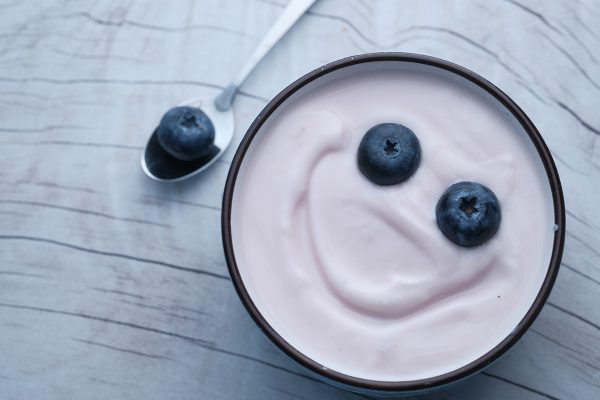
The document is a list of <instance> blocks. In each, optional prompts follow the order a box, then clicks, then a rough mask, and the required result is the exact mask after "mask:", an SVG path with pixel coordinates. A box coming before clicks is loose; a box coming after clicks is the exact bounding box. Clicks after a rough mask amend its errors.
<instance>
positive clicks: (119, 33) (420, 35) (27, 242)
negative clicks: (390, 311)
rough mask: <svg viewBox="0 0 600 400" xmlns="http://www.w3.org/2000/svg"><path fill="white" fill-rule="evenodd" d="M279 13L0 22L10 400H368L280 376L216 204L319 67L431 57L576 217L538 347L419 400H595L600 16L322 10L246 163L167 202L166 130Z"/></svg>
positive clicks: (534, 11)
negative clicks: (537, 140)
mask: <svg viewBox="0 0 600 400" xmlns="http://www.w3.org/2000/svg"><path fill="white" fill-rule="evenodd" d="M284 5H285V1H284V0H273V1H271V0H262V1H261V0H248V1H236V0H227V1H216V0H215V1H208V0H205V1H193V0H181V1H178V2H171V3H169V5H168V6H167V5H166V3H165V2H162V1H158V0H147V1H131V0H129V1H114V0H100V1H87V0H85V1H84V0H72V1H68V0H64V1H60V0H48V1H44V2H38V1H34V0H22V1H11V0H1V1H0V332H1V333H0V398H1V399H7V400H10V399H23V398H43V399H64V398H85V399H105V398H118V399H138V398H144V399H165V398H169V399H170V398H178V399H254V398H257V399H259V398H260V399H264V398H273V399H275V398H276V399H314V398H319V399H329V398H331V399H333V398H336V399H339V398H342V399H355V398H363V397H365V396H362V395H357V394H352V393H348V392H344V391H341V390H339V389H336V388H333V387H331V386H328V385H326V384H323V383H321V382H319V381H317V380H315V379H314V378H313V377H312V376H310V375H309V374H308V373H307V372H306V371H305V370H303V369H302V368H300V367H299V366H297V365H296V364H294V363H293V362H292V361H290V360H289V359H288V358H286V357H285V356H284V355H282V354H281V353H280V352H279V351H278V350H277V349H275V348H274V346H273V345H271V344H270V342H269V341H268V340H267V339H266V338H265V337H264V336H263V335H262V334H261V333H260V332H259V331H258V329H257V328H256V327H255V326H254V324H253V323H252V321H251V320H250V318H249V317H248V316H247V314H246V313H245V311H244V309H243V307H242V306H241V304H240V301H239V300H238V298H237V295H236V294H235V291H234V289H233V286H232V284H231V282H230V280H229V277H228V274H227V270H226V266H225V262H224V259H223V254H222V248H221V239H220V233H219V232H220V200H221V193H222V188H223V184H224V180H225V177H226V174H227V170H228V167H229V162H230V161H231V159H232V157H233V153H234V151H235V148H236V144H237V143H238V142H239V140H240V139H241V137H242V136H243V134H244V133H245V130H246V129H247V127H248V126H249V124H250V122H251V121H252V119H253V118H254V117H255V116H256V115H257V113H258V112H259V111H260V110H261V109H262V107H264V105H265V104H266V102H267V101H268V99H270V98H271V97H272V96H274V95H275V94H276V93H277V92H278V91H279V90H281V89H282V88H283V87H284V86H285V85H287V84H289V83H290V82H291V81H293V80H294V79H296V78H297V77H299V76H301V75H302V74H304V73H306V72H308V71H309V70H311V69H313V68H315V67H318V66H320V65H322V64H324V63H326V62H329V61H333V60H335V59H337V58H341V57H344V56H348V55H351V54H356V53H362V52H371V51H407V52H416V53H425V54H429V55H433V56H437V57H441V58H445V59H448V60H450V61H454V62H456V63H459V64H462V65H464V66H466V67H467V68H470V69H472V70H474V71H476V72H478V73H480V74H482V75H483V76H485V77H486V78H488V79H490V80H491V81H492V82H493V83H494V84H496V85H498V86H499V87H500V88H502V89H503V90H504V91H505V92H507V93H508V94H509V95H510V96H511V97H512V98H513V99H514V100H515V101H516V102H517V103H518V104H519V105H520V106H521V107H522V108H523V109H524V110H525V111H526V112H527V113H528V115H529V116H530V117H531V119H532V120H533V121H534V123H535V124H536V125H537V127H538V128H539V130H540V131H541V132H542V134H543V136H544V138H545V140H546V142H547V144H548V146H549V147H550V149H551V150H552V152H553V154H554V157H555V160H556V162H557V165H558V168H559V171H560V174H561V179H562V183H563V188H564V192H565V196H566V204H567V209H568V227H567V232H568V237H567V243H566V248H565V254H564V263H563V266H562V269H561V272H560V275H559V278H558V281H557V282H556V286H555V289H554V291H553V293H552V295H551V297H550V301H549V303H548V304H547V306H546V307H545V308H544V310H543V311H542V313H541V315H540V317H539V318H538V320H537V321H536V322H535V324H534V325H533V327H532V329H531V330H530V332H528V333H527V334H526V335H525V336H524V338H523V339H522V340H521V341H520V342H519V343H518V344H517V345H516V346H515V347H514V348H513V349H512V350H511V351H510V352H509V353H508V354H507V355H506V356H505V357H503V358H502V359H501V360H500V361H499V362H497V363H496V364H494V365H493V366H492V367H491V368H489V369H488V370H487V371H486V372H484V373H482V374H480V375H478V376H476V377H474V378H472V379H470V380H468V381H467V382H465V383H463V384H460V385H458V386H455V387H452V388H450V389H447V390H444V391H440V392H438V393H434V394H431V395H427V396H424V397H422V398H424V399H481V398H486V399H505V398H519V399H595V398H600V308H598V307H597V304H598V301H599V300H600V268H599V266H600V234H599V233H600V208H599V207H598V204H599V202H600V179H599V178H600V145H599V144H598V138H599V136H600V114H599V113H598V112H597V108H598V103H599V100H600V64H599V60H600V55H599V53H598V51H597V50H598V48H600V28H599V25H598V24H597V21H598V19H599V18H600V3H599V2H598V1H597V0H577V1H567V0H560V1H559V0H556V1H552V2H549V1H542V0H537V1H526V0H495V1H484V0H478V1H469V2H466V1H459V0H452V1H443V2H442V1H434V0H424V1H417V0H405V1H394V0H389V1H384V0H379V1H366V0H348V1H345V0H320V1H319V2H317V4H316V5H315V6H314V7H313V8H312V9H311V10H310V11H309V12H308V14H307V15H306V16H304V17H303V18H302V19H301V20H300V21H299V23H298V25H297V26H296V27H294V28H293V30H292V31H291V32H290V33H289V34H288V35H287V36H286V37H285V38H284V39H283V40H282V41H281V43H280V44H279V45H277V46H276V48H275V49H274V50H273V51H272V52H271V53H270V54H269V55H268V56H267V57H266V59H265V60H264V61H263V62H262V63H261V65H260V66H259V68H258V69H257V70H256V71H255V72H254V73H253V74H252V76H251V77H250V78H249V80H248V81H247V82H246V83H245V84H244V86H243V87H242V92H241V93H240V96H238V97H237V98H236V100H235V123H236V127H237V128H236V132H235V139H234V145H233V146H231V148H230V149H229V150H228V151H227V153H226V154H225V156H224V158H223V159H222V160H221V161H220V162H218V163H217V164H216V165H215V166H214V168H212V169H211V170H209V171H208V172H206V173H204V174H202V175H201V176H198V177H197V178H194V179H193V180H191V181H188V182H184V183H179V184H172V185H161V184H158V183H155V182H152V181H150V180H148V179H147V178H146V177H145V176H144V175H143V173H142V171H141V169H140V168H139V157H140V152H141V149H142V147H143V146H144V144H145V141H146V139H147V136H148V135H149V133H150V132H151V131H152V129H153V128H154V127H155V125H156V124H157V121H158V119H159V118H160V116H161V115H162V113H163V112H164V111H165V110H166V109H168V108H169V107H170V106H172V105H173V104H177V103H178V102H180V101H182V100H184V99H186V98H189V97H194V96H199V95H212V94H215V93H217V91H218V90H219V89H220V88H222V87H224V86H225V85H226V84H227V83H228V80H229V79H230V78H231V77H233V76H234V73H235V72H236V69H237V68H238V67H239V66H240V65H241V64H242V63H243V62H244V60H245V59H246V58H247V57H248V56H249V54H250V53H251V52H252V50H253V47H254V46H255V45H256V44H257V43H258V40H259V38H260V37H261V36H262V35H264V34H265V32H266V30H267V29H268V27H269V26H270V24H271V23H272V22H273V21H274V20H275V19H276V18H277V16H278V14H279V13H280V12H281V10H282V7H283V6H284Z"/></svg>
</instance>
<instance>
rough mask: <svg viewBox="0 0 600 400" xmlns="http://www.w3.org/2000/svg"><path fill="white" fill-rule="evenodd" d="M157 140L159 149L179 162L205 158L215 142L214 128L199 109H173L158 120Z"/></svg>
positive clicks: (185, 107)
mask: <svg viewBox="0 0 600 400" xmlns="http://www.w3.org/2000/svg"><path fill="white" fill-rule="evenodd" d="M156 133H157V138H158V142H159V143H160V145H161V147H162V148H163V149H164V150H165V151H166V152H167V153H169V154H170V155H171V156H173V157H175V158H176V159H178V160H181V161H194V160H197V159H199V158H202V157H203V156H205V155H206V154H207V153H208V152H209V151H210V150H211V147H212V146H211V145H212V144H213V142H214V140H215V128H214V126H213V123H212V122H211V121H210V119H209V118H208V116H207V115H206V114H204V113H203V112H202V110H200V109H199V108H194V107H188V106H184V107H175V108H172V109H170V110H169V111H167V112H166V113H165V115H164V116H163V117H162V119H161V120H160V124H159V125H158V130H157V132H156Z"/></svg>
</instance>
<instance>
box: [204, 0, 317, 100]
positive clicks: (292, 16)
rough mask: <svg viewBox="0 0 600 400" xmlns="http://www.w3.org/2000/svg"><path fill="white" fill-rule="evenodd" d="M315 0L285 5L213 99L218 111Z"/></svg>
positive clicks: (295, 1) (291, 2) (293, 1)
mask: <svg viewBox="0 0 600 400" xmlns="http://www.w3.org/2000/svg"><path fill="white" fill-rule="evenodd" d="M315 1H316V0H291V1H290V2H289V4H288V5H287V6H286V7H285V9H284V10H283V12H282V13H281V15H280V16H279V18H278V19H277V21H275V24H274V25H273V26H272V27H271V30H269V32H268V33H267V34H266V35H265V37H264V38H263V39H262V40H261V41H260V43H259V44H258V46H257V47H256V49H255V50H254V52H253V53H252V55H251V56H250V58H249V59H248V61H246V63H245V64H244V66H243V67H242V68H241V69H240V71H239V72H238V74H237V75H236V77H235V78H234V79H233V81H232V82H231V83H230V84H229V85H228V86H227V87H226V88H225V89H223V92H221V94H220V95H219V96H218V97H217V98H216V99H215V106H216V107H217V110H219V111H226V110H228V109H229V107H231V103H232V102H233V98H234V96H235V94H236V92H237V90H238V88H239V87H240V85H241V84H242V82H244V80H246V78H247V77H248V75H250V72H252V70H253V69H254V67H256V65H257V64H258V63H259V62H260V60H262V59H263V57H264V56H265V55H266V54H267V53H268V52H269V50H271V48H273V46H275V44H276V43H277V42H278V41H279V39H281V37H282V36H283V35H285V33H286V32H287V31H289V30H290V28H291V27H292V26H293V25H294V24H295V23H296V21H298V19H299V18H300V17H301V16H302V14H304V12H305V11H306V10H307V9H308V8H309V7H310V6H311V5H312V4H313V3H314V2H315Z"/></svg>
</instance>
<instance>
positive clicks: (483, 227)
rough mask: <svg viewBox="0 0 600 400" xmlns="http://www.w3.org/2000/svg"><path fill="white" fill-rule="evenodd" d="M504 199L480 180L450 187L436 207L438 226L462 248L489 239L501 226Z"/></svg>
mask: <svg viewBox="0 0 600 400" xmlns="http://www.w3.org/2000/svg"><path fill="white" fill-rule="evenodd" d="M500 219H501V213H500V202H499V201H498V198H496V195H495V194H494V192H492V191H491V190H490V189H489V188H488V187H486V186H484V185H482V184H480V183H476V182H459V183H455V184H454V185H452V186H450V187H449V188H448V189H446V191H445V192H444V194H442V197H440V200H439V201H438V203H437V207H436V220H437V225H438V227H439V228H440V230H441V231H442V233H443V234H444V235H445V236H446V237H447V238H448V239H450V240H451V241H452V242H454V243H456V244H457V245H459V246H462V247H474V246H479V245H480V244H482V243H484V242H486V241H488V240H489V239H490V238H491V237H492V236H494V234H495V233H496V231H497V230H498V227H499V226H500Z"/></svg>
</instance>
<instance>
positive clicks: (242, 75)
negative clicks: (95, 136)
mask: <svg viewBox="0 0 600 400" xmlns="http://www.w3.org/2000/svg"><path fill="white" fill-rule="evenodd" d="M315 1H316V0H292V1H290V3H289V4H288V5H287V6H286V8H285V9H284V10H283V12H282V13H281V15H280V16H279V19H277V21H276V22H275V24H274V25H273V27H272V28H271V30H270V31H269V32H268V33H267V35H266V36H265V37H264V38H263V39H262V40H261V42H260V43H259V45H258V47H257V48H256V49H255V50H254V52H253V53H252V55H251V56H250V58H249V59H248V61H247V62H246V64H244V66H243V67H242V68H241V69H240V71H239V72H238V74H237V75H236V77H235V78H234V79H233V81H232V82H231V83H230V84H229V85H227V87H226V88H225V89H223V91H222V92H221V93H220V94H219V95H218V96H216V97H207V98H195V99H191V100H188V101H185V102H183V103H181V104H180V106H184V105H185V106H191V107H198V108H201V109H202V111H203V112H204V113H205V114H206V115H207V116H208V117H209V118H210V120H211V121H212V123H213V125H214V127H215V141H214V144H213V148H212V150H211V151H210V152H209V153H208V154H207V155H206V156H204V157H202V158H201V159H198V160H194V161H181V160H178V159H177V158H175V157H172V156H171V155H169V154H168V153H167V152H166V151H165V150H164V149H163V148H162V147H161V145H160V144H159V142H158V139H157V137H156V129H155V130H154V132H153V133H152V135H151V136H150V139H149V140H148V143H147V144H146V147H145V148H144V152H143V153H142V160H141V162H142V169H143V170H144V172H145V173H146V175H148V177H150V178H152V179H154V180H156V181H160V182H175V181H181V180H183V179H186V178H189V177H191V176H193V175H196V174H198V173H200V172H201V171H204V170H205V169H206V168H208V167H209V166H210V165H211V164H213V163H214V162H215V161H216V160H217V159H218V158H219V157H220V156H221V155H222V154H223V153H224V152H225V149H226V148H227V146H228V145H229V143H230V142H231V139H232V138H233V132H234V120H233V112H232V110H231V105H232V103H233V99H234V97H235V95H236V93H237V91H238V88H239V87H240V85H241V84H242V83H243V82H244V81H245V80H246V78H247V77H248V75H250V72H252V70H254V68H255V67H256V65H257V64H258V63H259V62H260V60H262V58H263V57H264V56H265V55H266V54H267V53H268V52H269V50H271V48H273V46H275V44H276V43H277V42H278V41H279V39H281V37H282V36H283V35H284V34H285V33H286V32H287V31H288V30H289V29H290V28H291V27H292V26H293V25H294V24H295V23H296V21H298V19H299V18H300V17H301V16H302V14H304V12H305V11H306V10H307V9H308V8H309V7H310V6H311V5H312V4H313V3H314V2H315Z"/></svg>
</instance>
